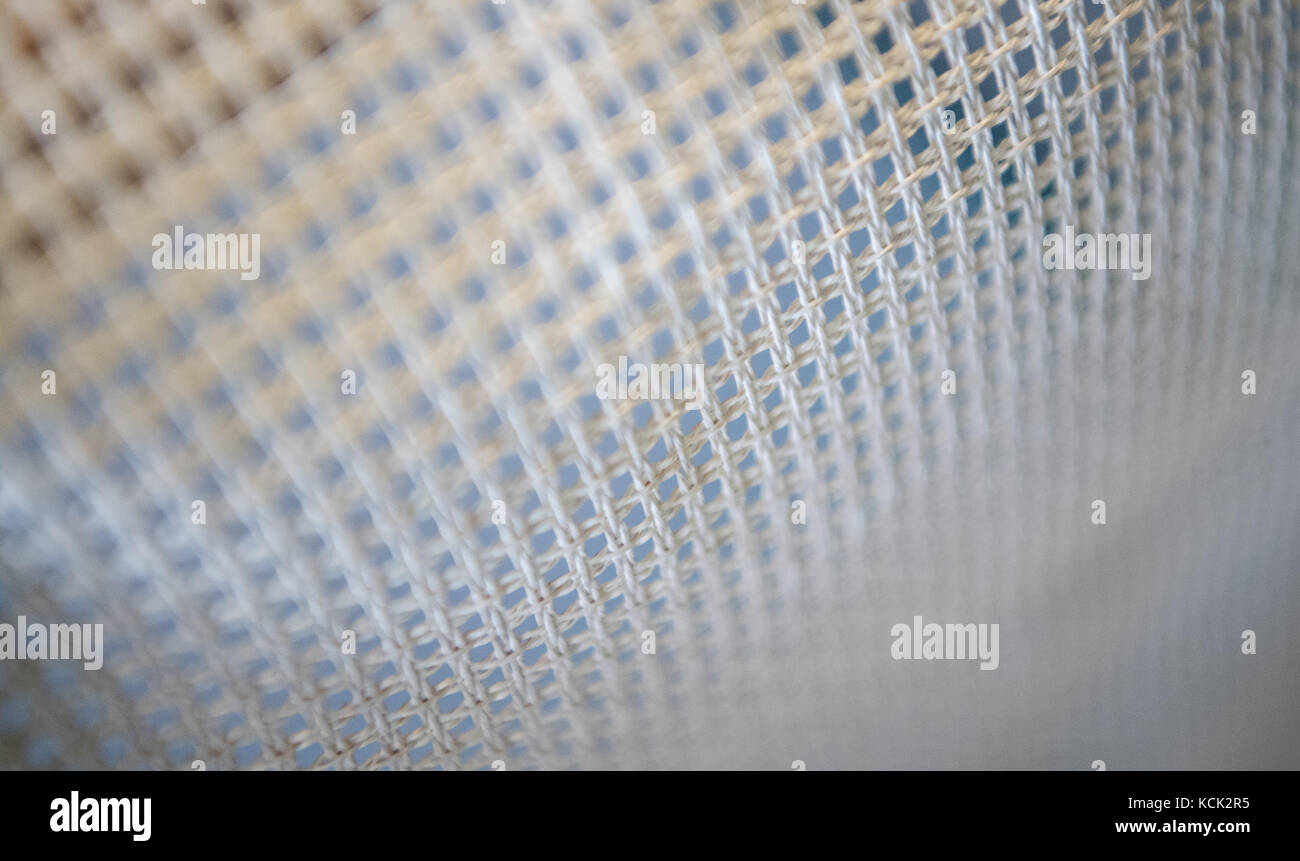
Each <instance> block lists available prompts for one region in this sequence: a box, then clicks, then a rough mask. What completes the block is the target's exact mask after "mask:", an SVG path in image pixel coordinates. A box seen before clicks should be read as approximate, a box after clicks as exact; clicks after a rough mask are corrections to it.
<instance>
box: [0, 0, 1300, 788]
mask: <svg viewBox="0 0 1300 861" xmlns="http://www.w3.org/2000/svg"><path fill="white" fill-rule="evenodd" d="M0 19H2V20H3V26H2V27H0V29H2V30H3V34H4V35H3V39H4V51H3V62H2V63H0V86H2V87H3V96H2V98H0V123H3V136H2V137H0V171H2V173H0V179H2V181H3V194H4V198H3V203H0V242H2V243H3V252H2V254H3V256H2V259H0V277H2V279H3V292H2V293H0V321H2V322H0V399H2V401H3V410H2V411H0V457H2V458H3V460H2V461H0V467H2V468H0V563H2V567H0V582H2V584H3V586H2V588H0V621H5V622H10V623H12V622H13V621H14V620H15V619H16V618H17V616H19V615H20V614H23V615H25V616H26V617H27V618H29V619H32V620H43V621H67V622H71V621H78V622H98V623H102V624H103V625H104V630H105V636H106V638H107V642H108V647H107V649H106V652H105V655H104V666H103V668H102V669H101V670H98V671H84V670H82V669H81V668H80V667H79V666H78V665H75V664H69V663H67V662H44V663H42V662H35V661H16V660H9V661H0V685H2V686H3V704H2V707H0V765H3V766H4V767H8V768H25V767H43V768H63V767H84V768H103V767H127V768H190V767H191V763H192V761H193V760H203V762H204V764H205V765H206V767H208V768H210V769H229V768H236V767H240V768H303V767H311V768H358V767H360V768H381V767H390V768H412V767H414V768H445V769H462V768H491V767H496V768H505V769H507V770H522V769H530V768H543V769H557V768H666V767H672V768H702V767H736V768H763V769H767V768H772V769H790V768H791V767H792V765H795V762H796V761H800V762H802V763H804V764H805V765H806V767H807V768H809V769H825V768H849V767H856V768H898V767H912V768H932V767H934V768H977V767H1004V768H1005V767H1010V768H1023V767H1030V768H1067V769H1088V768H1091V767H1094V766H1093V763H1094V761H1097V760H1101V761H1103V762H1104V763H1105V764H1106V767H1107V768H1110V769H1122V768H1168V767H1208V768H1220V767H1247V768H1250V767H1276V766H1289V767H1292V768H1294V767H1300V753H1298V751H1300V744H1297V741H1298V740H1300V739H1297V726H1296V723H1295V720H1294V717H1295V715H1296V713H1297V707H1298V706H1300V696H1298V693H1297V683H1296V679H1297V676H1298V674H1300V666H1298V664H1300V661H1298V659H1297V655H1300V636H1298V635H1297V633H1296V628H1295V619H1296V617H1297V613H1296V610H1297V607H1298V605H1300V585H1298V583H1297V576H1296V575H1297V573H1298V571H1300V530H1297V526H1298V525H1300V484H1298V483H1297V477H1298V476H1300V431H1298V430H1297V428H1298V427H1300V359H1298V358H1297V357H1298V356H1300V348H1297V344H1296V332H1297V331H1298V329H1300V288H1298V285H1297V277H1298V275H1300V243H1298V242H1297V241H1296V237H1297V230H1298V229H1300V172H1298V171H1297V164H1296V159H1297V150H1296V144H1295V141H1297V140H1300V114H1298V113H1297V112H1296V110H1295V109H1294V108H1295V99H1296V93H1297V86H1300V60H1298V58H1297V54H1298V53H1300V20H1298V19H1297V13H1296V8H1295V6H1294V5H1293V4H1289V3H1280V2H1278V0H1265V2H1237V1H1236V0H1231V2H1224V3H1218V2H1211V3H1207V2H1199V0H1190V2H1158V0H1153V2H1115V0H1107V2H1102V3H1091V2H1080V0H1070V2H1057V0H1047V2H1039V3H1030V2H1025V0H1016V2H1006V3H1002V2H995V0H987V2H957V0H923V2H914V3H910V4H893V3H886V2H864V3H851V2H847V0H830V2H817V0H812V2H809V3H808V4H806V5H801V4H798V3H791V2H785V0H754V2H718V3H707V2H696V0H664V2H658V3H641V2H632V0H627V2H620V0H610V2H606V0H551V2H527V0H507V2H505V3H502V4H500V5H497V4H493V3H490V2H485V3H466V4H463V5H462V4H458V3H454V2H445V3H444V2H433V3H406V2H391V3H383V4H380V3H378V2H373V0H352V2H342V0H327V2H313V3H307V4H298V3H290V2H274V0H246V2H239V0H208V2H207V3H206V4H203V5H193V4H192V3H190V2H188V0H150V2H116V0H114V2H102V3H94V4H92V3H82V2H70V0H31V2H28V0H9V2H7V3H6V4H4V6H3V7H2V8H0ZM45 111H53V112H54V116H55V117H56V123H57V126H56V129H57V130H56V131H55V133H53V134H47V133H45V131H44V130H43V128H42V126H43V113H44V112H45ZM348 111H352V112H354V114H355V134H348V133H346V132H347V131H348V129H347V128H346V125H347V122H348V120H347V118H346V117H347V115H346V114H345V112H348ZM1247 111H1249V112H1250V114H1248V115H1246V116H1243V113H1244V112H1247ZM176 225H181V226H182V227H183V228H184V230H186V231H188V232H197V233H201V234H202V233H248V234H258V235H259V236H260V242H261V246H260V247H261V268H260V277H259V278H258V279H256V280H244V279H242V278H241V277H240V275H239V273H238V272H235V271H216V270H180V271H174V270H172V271H169V270H159V269H155V268H154V266H153V265H152V263H151V259H152V254H153V247H152V246H151V241H152V238H153V237H154V235H155V234H158V233H171V232H172V231H173V229H174V227H175V226H176ZM1067 228H1068V229H1069V230H1071V231H1073V232H1075V233H1083V232H1092V233H1131V234H1149V235H1150V237H1151V245H1150V247H1151V258H1150V261H1149V262H1150V273H1149V274H1150V277H1149V278H1147V279H1145V280H1137V279H1135V278H1134V277H1133V274H1134V273H1133V272H1130V271H1123V270H1095V271H1091V270H1077V269H1076V270H1060V269H1058V270H1048V269H1046V268H1045V266H1044V264H1043V239H1044V236H1045V235H1046V234H1051V233H1063V232H1065V231H1066V230H1067ZM620 357H626V360H627V361H629V362H633V363H636V362H639V363H651V362H659V363H682V364H686V365H694V364H700V365H703V366H704V375H705V383H706V384H705V387H704V391H703V393H702V403H701V404H699V405H698V406H699V408H698V409H696V408H695V406H696V405H694V404H689V403H686V402H684V401H683V400H680V399H671V398H660V399H657V400H635V399H627V400H617V399H603V398H600V397H598V394H597V387H596V383H597V379H598V376H597V374H598V368H599V367H600V366H601V365H602V364H605V363H609V364H612V365H615V366H617V364H618V362H619V360H620ZM46 370H52V371H54V372H55V374H56V378H57V389H56V390H55V392H54V393H52V394H46V393H44V392H43V390H42V384H43V378H42V373H43V371H46ZM946 371H951V372H952V374H951V375H947V376H946V375H945V372H946ZM1246 371H1251V372H1253V379H1254V380H1255V381H1256V382H1255V385H1256V391H1255V393H1253V394H1248V393H1246V392H1245V391H1244V390H1243V386H1244V385H1245V382H1244V379H1243V374H1244V372H1246ZM349 373H351V374H352V375H354V376H355V392H350V391H348V387H347V375H348V374H349ZM945 380H947V381H948V383H949V388H947V389H945V388H944V381H945ZM195 501H201V502H203V504H204V510H205V512H206V522H205V523H194V522H193V519H194V518H193V512H194V508H193V505H194V502H195ZM1095 501H1101V502H1103V503H1104V504H1105V515H1106V516H1105V523H1104V525H1103V524H1099V523H1097V522H1095V521H1096V511H1097V509H1096V507H1095V504H1094V503H1095ZM916 616H921V617H922V618H923V619H924V620H925V621H927V622H937V623H940V624H942V623H968V622H969V623H996V624H998V625H999V626H1000V641H999V642H1000V646H999V652H1000V654H999V661H998V667H997V669H995V670H992V671H983V670H981V669H979V667H978V665H977V664H976V663H973V662H970V661H960V660H957V661H913V660H895V659H894V658H893V657H892V656H891V645H892V643H893V641H894V638H893V636H892V635H891V630H892V629H893V626H894V625H895V624H896V623H908V624H911V623H912V621H913V619H914V618H915V617H916ZM1245 631H1252V632H1254V635H1255V637H1257V642H1258V648H1257V653H1256V654H1253V655H1249V654H1244V653H1243V643H1244V640H1243V632H1245ZM348 632H351V633H352V634H355V638H356V643H357V647H356V653H355V654H347V653H345V652H346V651H347V650H346V648H345V645H346V641H347V638H348ZM646 632H650V633H652V634H653V635H654V638H653V649H651V648H650V639H649V638H648V637H647V636H646Z"/></svg>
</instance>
